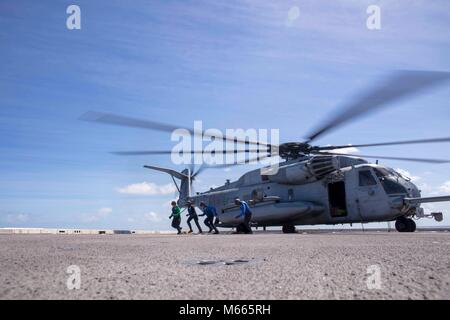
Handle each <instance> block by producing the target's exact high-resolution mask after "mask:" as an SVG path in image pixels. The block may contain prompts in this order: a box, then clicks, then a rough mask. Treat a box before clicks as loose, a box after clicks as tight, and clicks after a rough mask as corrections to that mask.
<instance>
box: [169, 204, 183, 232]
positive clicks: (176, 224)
mask: <svg viewBox="0 0 450 320" xmlns="http://www.w3.org/2000/svg"><path fill="white" fill-rule="evenodd" d="M171 205H172V214H171V215H170V217H169V219H172V228H175V229H177V231H178V234H180V233H181V229H182V228H181V227H180V224H181V209H180V207H179V206H178V205H177V203H176V202H175V201H172V203H171Z"/></svg>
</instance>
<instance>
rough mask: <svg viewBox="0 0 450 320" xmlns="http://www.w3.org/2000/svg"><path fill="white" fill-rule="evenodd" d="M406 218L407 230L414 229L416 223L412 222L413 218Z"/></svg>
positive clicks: (412, 230) (411, 230)
mask: <svg viewBox="0 0 450 320" xmlns="http://www.w3.org/2000/svg"><path fill="white" fill-rule="evenodd" d="M407 220H408V231H407V232H414V231H416V223H415V222H414V220H412V219H407Z"/></svg>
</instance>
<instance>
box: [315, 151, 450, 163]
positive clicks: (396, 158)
mask: <svg viewBox="0 0 450 320" xmlns="http://www.w3.org/2000/svg"><path fill="white" fill-rule="evenodd" d="M313 154H320V155H331V156H348V157H357V158H368V159H386V160H399V161H413V162H424V163H450V160H442V159H424V158H401V157H385V156H367V155H362V154H347V153H335V152H314V153H313Z"/></svg>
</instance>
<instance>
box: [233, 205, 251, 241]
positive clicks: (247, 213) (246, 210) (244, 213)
mask: <svg viewBox="0 0 450 320" xmlns="http://www.w3.org/2000/svg"><path fill="white" fill-rule="evenodd" d="M234 203H235V204H236V205H237V206H239V209H240V210H241V213H240V214H238V215H237V216H236V217H235V218H236V219H240V218H241V217H244V221H243V223H242V229H243V231H244V233H247V234H250V233H253V232H252V228H251V227H250V221H251V220H252V211H251V210H250V207H249V206H248V204H247V202H245V201H242V200H241V199H239V198H237V199H235V200H234Z"/></svg>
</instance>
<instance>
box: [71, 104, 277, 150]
mask: <svg viewBox="0 0 450 320" xmlns="http://www.w3.org/2000/svg"><path fill="white" fill-rule="evenodd" d="M80 120H83V121H89V122H98V123H103V124H110V125H117V126H124V127H131V128H141V129H148V130H156V131H164V132H170V133H172V132H173V131H175V130H177V129H183V130H186V131H187V132H188V133H189V134H191V135H196V136H203V137H207V138H215V139H219V140H223V141H230V142H237V143H245V144H246V145H256V146H267V147H269V146H270V144H268V143H263V142H258V141H247V140H240V139H236V138H235V137H229V136H222V137H217V136H215V135H213V134H207V133H205V132H204V131H195V130H192V129H189V128H185V127H178V126H174V125H171V124H167V123H162V122H156V121H150V120H142V119H137V118H131V117H125V116H120V115H116V114H112V113H103V112H97V111H89V112H87V113H85V114H83V115H82V116H81V117H80Z"/></svg>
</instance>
